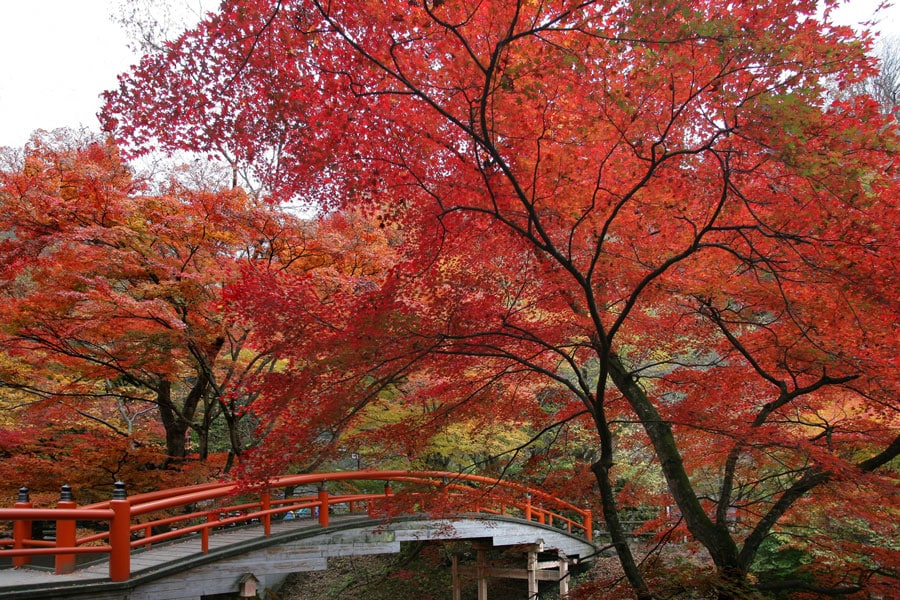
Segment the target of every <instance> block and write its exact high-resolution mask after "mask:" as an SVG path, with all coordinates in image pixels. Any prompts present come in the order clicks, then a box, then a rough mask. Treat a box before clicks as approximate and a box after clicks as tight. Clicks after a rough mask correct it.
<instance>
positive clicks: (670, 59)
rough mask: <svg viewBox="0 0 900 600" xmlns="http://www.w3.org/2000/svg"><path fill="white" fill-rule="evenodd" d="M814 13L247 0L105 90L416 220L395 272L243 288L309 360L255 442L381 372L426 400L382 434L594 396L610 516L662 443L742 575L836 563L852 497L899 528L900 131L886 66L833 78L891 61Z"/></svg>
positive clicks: (279, 279)
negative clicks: (776, 541)
mask: <svg viewBox="0 0 900 600" xmlns="http://www.w3.org/2000/svg"><path fill="white" fill-rule="evenodd" d="M816 11H817V4H816V3H815V2H812V1H802V2H794V1H791V2H789V1H787V0H784V1H776V2H770V1H767V2H764V3H763V2H758V3H741V4H740V5H739V6H738V5H735V4H734V3H724V2H707V3H702V4H696V3H693V4H691V3H679V2H662V3H660V2H654V3H646V2H629V3H621V2H569V1H566V0H560V1H552V2H524V1H522V2H516V1H509V2H465V1H461V2H444V3H436V2H422V3H398V2H381V1H379V2H375V1H354V2H343V1H336V2H329V3H320V2H316V1H303V0H296V1H289V2H284V1H278V2H275V1H274V0H271V1H266V0H256V1H252V0H231V1H226V2H224V3H223V6H222V9H221V12H220V14H218V15H216V16H215V17H213V18H211V19H210V20H208V21H207V22H205V23H203V24H202V25H201V26H199V27H198V28H197V29H196V30H195V31H193V32H189V33H188V34H186V35H185V36H184V37H182V38H181V39H180V40H178V41H177V42H176V43H174V44H173V45H171V46H170V47H169V48H168V49H166V50H165V51H164V52H161V53H159V54H157V55H153V56H149V57H146V58H145V59H144V61H143V62H142V64H141V65H140V66H139V67H138V68H137V69H136V70H135V71H134V72H133V73H131V74H130V75H128V76H126V77H123V78H122V80H121V85H120V88H119V90H118V91H116V92H114V93H110V94H109V95H108V96H107V101H108V104H107V107H106V116H107V119H108V123H109V125H110V127H111V128H114V129H115V130H116V131H117V133H118V134H119V135H120V136H122V137H123V138H126V139H129V140H130V141H131V143H132V144H134V145H135V146H136V147H137V148H138V149H143V148H145V147H146V145H145V144H147V143H149V142H151V141H152V142H153V143H159V144H161V145H163V146H164V147H166V148H168V149H192V148H193V149H196V148H203V149H204V150H208V151H210V152H213V151H214V150H215V149H222V150H223V151H224V152H225V154H227V155H229V156H233V157H237V161H238V162H240V163H241V164H242V165H246V166H249V167H250V168H253V169H255V173H256V175H257V177H259V178H260V179H261V180H263V181H265V182H266V183H267V184H268V185H269V186H270V187H271V189H272V190H273V195H274V197H275V198H296V197H301V198H307V199H319V200H321V201H322V205H323V208H344V207H348V206H362V207H364V210H366V211H367V212H366V214H367V215H369V216H371V217H373V218H374V219H378V220H380V223H381V225H382V227H383V231H384V232H385V234H386V235H387V236H388V239H389V240H391V243H394V244H397V245H396V246H393V249H394V250H395V251H396V258H395V261H396V263H395V264H394V266H392V268H391V269H390V270H389V271H387V272H385V273H379V274H378V275H377V276H374V275H365V276H362V277H359V276H351V274H348V273H346V272H340V273H336V274H335V276H333V277H326V276H324V274H321V275H320V274H315V275H309V276H306V275H304V276H297V275H294V274H270V273H257V272H251V273H247V274H246V276H245V278H244V280H243V283H242V286H241V287H239V288H235V289H234V290H233V292H232V295H231V296H229V301H230V302H232V304H233V306H234V307H235V309H236V310H237V311H238V312H240V313H241V314H243V315H245V317H244V318H246V319H248V320H249V321H251V322H252V323H253V326H254V329H255V331H256V332H257V333H258V334H259V336H260V337H259V339H260V341H261V343H264V344H267V345H268V344H277V345H278V347H279V349H280V350H281V351H283V352H284V356H285V357H286V358H287V359H288V360H289V364H288V365H286V367H285V368H284V369H282V370H279V371H278V372H276V373H272V374H271V375H270V376H268V377H267V378H266V380H265V381H264V382H263V383H262V384H261V385H262V387H261V390H262V392H263V395H264V400H261V401H260V403H258V404H257V405H256V407H257V409H258V411H259V413H258V414H259V415H261V416H262V418H263V419H264V420H265V422H266V426H267V427H268V428H269V437H268V438H267V440H268V445H267V446H266V447H262V448H260V449H259V450H258V452H257V453H256V454H255V455H254V456H253V457H252V458H253V460H252V461H251V462H249V463H248V467H247V468H248V469H254V468H258V469H262V470H264V471H274V470H276V469H277V468H278V467H279V465H280V464H281V462H283V460H284V456H285V455H288V456H292V457H297V458H298V459H301V460H306V461H307V464H309V463H312V462H314V461H315V460H316V459H315V457H316V456H319V455H320V454H319V453H320V451H321V450H323V448H325V447H333V446H334V445H335V444H336V443H337V440H338V439H340V438H339V436H340V434H342V433H344V432H347V431H348V430H349V429H350V428H351V426H352V425H353V424H354V422H357V421H359V420H360V419H361V417H362V416H363V415H364V413H365V411H364V409H365V408H366V406H367V405H369V404H370V403H371V402H372V401H373V400H374V399H375V398H379V397H384V396H385V395H391V394H393V395H394V396H396V397H401V398H402V402H404V403H405V405H406V406H407V407H408V408H409V410H410V412H411V413H413V415H414V416H410V417H409V418H407V419H404V422H403V423H393V424H390V427H389V428H387V431H389V432H390V435H391V437H389V438H388V437H386V438H385V440H386V441H385V445H390V444H394V445H397V446H401V445H402V446H406V447H408V448H410V449H411V451H413V452H414V451H415V450H416V449H418V448H422V447H423V446H422V444H423V442H424V440H427V439H428V438H429V435H430V432H431V431H433V430H439V429H440V428H441V427H443V426H444V425H445V424H446V423H448V422H449V421H450V420H454V421H455V420H461V419H470V420H472V421H475V422H478V421H482V422H484V421H487V422H490V421H494V420H497V419H498V418H500V419H503V420H504V421H506V422H509V423H512V424H522V423H528V424H529V425H530V427H531V428H532V431H534V432H536V433H537V432H542V431H547V432H555V431H561V430H562V429H561V427H563V425H561V424H560V423H561V422H562V421H566V423H569V422H570V421H569V419H575V418H576V416H575V415H576V413H577V412H578V411H583V412H584V414H585V415H587V416H586V417H585V418H584V420H585V421H590V422H591V423H592V424H593V429H594V430H595V431H596V437H595V438H594V450H595V452H593V453H592V455H591V456H590V457H589V459H590V461H592V469H591V470H592V472H593V474H594V475H595V476H596V479H597V484H598V485H599V488H600V496H601V498H602V504H603V510H604V515H605V517H606V518H607V520H608V521H610V523H609V524H610V527H612V528H613V529H614V530H616V529H617V528H616V526H615V523H614V521H615V520H616V517H617V514H618V511H617V506H616V503H617V501H620V500H623V501H627V502H630V501H634V500H640V501H647V500H648V499H650V498H653V497H654V495H656V496H657V497H659V494H660V492H661V491H662V490H658V489H657V490H653V489H646V490H640V491H637V490H636V488H635V486H630V487H629V486H627V485H626V486H625V487H624V488H623V489H624V494H623V495H622V497H617V494H616V492H617V491H618V490H617V485H616V484H618V483H621V482H619V481H617V479H619V478H620V477H623V478H626V479H627V478H631V477H632V476H633V473H630V472H629V471H628V467H629V466H630V465H629V462H630V461H631V460H645V457H646V460H649V459H651V458H652V460H654V461H656V464H657V468H658V471H657V472H658V473H659V474H660V477H661V478H662V480H664V484H665V488H666V489H665V493H666V494H669V495H670V497H671V499H672V502H674V503H675V504H677V506H678V509H679V511H680V513H681V514H682V515H683V517H684V522H685V526H686V528H687V529H688V530H689V531H690V533H691V535H692V536H693V537H694V538H695V539H697V540H698V541H699V542H700V543H701V544H703V546H704V547H705V548H706V549H707V551H708V552H709V553H710V556H711V558H712V560H713V562H714V564H715V566H716V568H717V577H719V578H720V579H721V583H722V584H723V585H725V586H738V587H741V586H749V585H750V584H751V583H752V578H751V577H749V573H750V571H751V570H752V569H753V560H754V558H755V557H756V556H757V555H758V553H759V551H760V547H761V544H762V542H763V540H765V539H766V537H767V536H768V535H769V534H771V533H772V532H773V531H776V530H784V531H791V530H793V528H807V527H808V528H810V529H811V530H812V531H814V532H816V533H815V535H812V534H808V541H809V544H808V546H807V548H806V551H808V552H809V553H810V555H811V556H812V558H813V560H814V562H813V563H812V564H813V566H814V567H815V568H817V569H818V570H817V571H816V574H817V575H818V574H820V573H826V572H834V570H835V569H836V568H837V567H835V566H834V562H833V561H837V562H840V560H839V559H837V558H834V556H833V555H830V554H828V553H827V552H818V551H817V550H816V548H817V543H818V542H817V536H819V535H821V536H823V537H824V538H827V539H829V540H832V541H835V543H838V541H841V540H845V539H848V538H852V537H853V536H852V532H849V531H847V530H846V529H844V528H842V527H841V526H835V524H834V523H829V522H826V519H825V518H824V516H825V515H826V514H828V515H832V516H833V515H835V514H840V515H842V516H844V517H847V518H849V517H850V515H852V516H853V518H860V519H862V520H863V521H865V522H872V523H881V524H882V525H883V526H884V527H886V528H887V529H888V530H891V529H893V530H894V531H896V527H897V523H898V521H897V519H898V507H897V503H896V495H893V494H891V493H890V492H888V491H887V490H889V489H890V488H891V487H892V486H894V485H896V475H895V473H894V472H893V471H891V470H890V469H888V468H886V465H887V464H888V463H889V462H890V461H891V460H893V459H895V457H896V456H897V454H898V453H900V438H898V436H897V428H898V424H900V422H898V407H897V403H896V396H897V380H896V375H895V374H896V367H897V352H896V342H895V340H896V338H897V325H896V324H897V322H898V321H897V308H898V306H897V302H896V297H895V296H896V294H895V291H896V289H897V282H898V281H897V277H898V275H897V273H898V269H897V264H896V262H897V256H896V250H897V248H898V243H897V242H898V239H897V223H898V214H897V203H896V198H897V197H898V195H900V194H898V189H897V178H896V171H895V155H896V151H897V149H898V139H897V135H896V134H897V131H896V126H895V124H894V123H893V121H891V120H890V119H888V118H885V117H883V116H882V115H880V114H879V113H878V111H877V106H876V105H875V104H874V103H873V102H872V101H871V100H870V99H868V98H851V99H849V100H847V101H841V102H832V103H830V104H829V103H828V102H826V101H825V100H823V98H824V94H825V91H826V90H825V88H824V84H823V81H824V79H825V78H830V79H832V80H835V81H837V83H838V85H839V86H846V85H847V84H849V83H852V82H853V81H854V80H855V78H857V77H859V76H860V74H862V75H865V74H867V73H871V72H872V71H871V69H872V65H871V63H870V62H869V61H868V59H866V58H865V56H864V54H863V50H864V45H863V44H862V43H860V42H859V41H857V40H854V39H853V38H852V37H851V36H852V32H850V31H849V30H847V29H841V28H835V27H832V26H830V25H829V24H828V23H827V21H826V22H822V21H820V20H818V19H817V18H815V14H816ZM160 114H166V115H171V116H170V118H168V119H165V120H160V119H158V117H157V115H160ZM272 156H274V157H276V159H277V160H276V161H275V162H272V161H270V160H269V158H270V157H272ZM276 163H277V168H275V164H276ZM415 409H418V412H416V410H415ZM634 425H639V429H636V428H635V427H634ZM632 450H633V453H632ZM587 458H588V457H585V460H586V459H587ZM581 464H583V463H581ZM576 468H580V467H577V466H576ZM581 472H582V473H586V470H583V471H581ZM852 486H859V487H860V488H861V489H864V490H865V491H866V493H874V494H876V495H877V497H878V498H879V499H880V500H879V502H878V504H881V505H884V506H886V507H887V509H886V510H885V511H883V512H874V511H868V512H866V514H862V513H861V512H860V511H858V510H857V509H858V506H856V504H855V494H853V493H851V492H850V489H851V487H852ZM735 515H737V516H738V520H737V522H735V521H734V519H735V518H736V517H735ZM619 533H621V531H619ZM867 543H868V545H871V546H874V547H883V546H884V544H883V542H882V540H881V539H876V538H873V539H871V540H869V541H868V542H867ZM819 547H821V546H819ZM617 549H618V550H619V551H620V558H621V561H622V564H623V567H624V569H625V574H626V576H627V577H628V580H629V582H630V584H631V585H632V586H633V587H634V589H635V591H636V593H637V594H638V595H639V596H641V597H650V595H651V590H650V589H649V586H648V583H647V581H646V580H645V578H644V577H643V576H642V575H641V573H640V570H639V569H638V568H637V565H636V561H635V560H634V557H633V556H632V554H631V552H630V550H629V549H628V546H627V545H626V544H620V545H618V546H617ZM840 558H844V557H840ZM852 563H857V565H861V566H860V568H863V569H868V570H867V571H866V572H867V577H868V575H869V574H873V573H877V574H878V575H875V576H874V578H875V579H878V578H879V577H880V576H882V574H883V572H885V571H888V572H889V569H890V568H892V565H890V564H874V563H867V562H866V561H864V560H859V561H857V560H856V558H855V557H846V560H844V562H843V563H841V564H844V567H843V568H845V572H846V573H851V572H853V569H854V568H856V567H853V566H852ZM848 565H850V566H848ZM810 568H813V567H810ZM823 577H824V576H823ZM823 581H824V579H823ZM827 583H828V582H826V584H827ZM760 585H762V583H760ZM723 589H726V588H723ZM727 589H733V588H727ZM724 593H725V592H723V594H724Z"/></svg>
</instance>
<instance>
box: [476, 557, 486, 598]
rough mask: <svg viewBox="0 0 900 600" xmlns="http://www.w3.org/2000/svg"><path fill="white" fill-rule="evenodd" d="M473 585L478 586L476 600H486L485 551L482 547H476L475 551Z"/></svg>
mask: <svg viewBox="0 0 900 600" xmlns="http://www.w3.org/2000/svg"><path fill="white" fill-rule="evenodd" d="M475 583H476V585H477V586H478V600H487V584H488V565H487V550H486V549H485V548H484V547H483V546H476V550H475Z"/></svg>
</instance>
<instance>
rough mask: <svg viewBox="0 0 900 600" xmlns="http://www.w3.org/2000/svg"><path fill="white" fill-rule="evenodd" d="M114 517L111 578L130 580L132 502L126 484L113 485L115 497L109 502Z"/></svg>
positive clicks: (111, 533)
mask: <svg viewBox="0 0 900 600" xmlns="http://www.w3.org/2000/svg"><path fill="white" fill-rule="evenodd" d="M109 507H110V508H111V509H112V511H113V519H112V522H111V523H110V524H109V545H110V547H111V548H112V550H110V553H109V578H110V579H111V580H112V581H128V578H129V577H131V502H130V501H129V500H128V496H127V494H126V493H125V484H124V483H123V482H121V481H117V482H116V483H115V484H114V485H113V497H112V501H111V502H110V503H109Z"/></svg>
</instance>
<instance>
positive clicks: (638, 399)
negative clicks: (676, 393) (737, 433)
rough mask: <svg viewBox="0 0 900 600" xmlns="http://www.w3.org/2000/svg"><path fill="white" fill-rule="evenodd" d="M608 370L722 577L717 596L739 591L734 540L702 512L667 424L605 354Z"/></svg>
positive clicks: (741, 573) (740, 570) (741, 580)
mask: <svg viewBox="0 0 900 600" xmlns="http://www.w3.org/2000/svg"><path fill="white" fill-rule="evenodd" d="M609 374H610V377H611V378H612V380H613V383H614V384H615V385H616V387H617V388H618V389H619V391H620V392H622V394H623V395H624V396H625V398H626V400H627V401H628V403H629V405H630V406H631V408H632V409H633V410H634V411H635V413H636V414H637V416H638V418H639V419H640V421H641V424H642V425H643V427H644V431H645V432H646V433H647V436H648V437H649V438H650V442H651V444H653V448H654V451H655V454H656V456H657V458H658V459H659V461H660V466H661V468H662V472H663V476H664V477H665V478H666V483H667V484H668V488H669V492H670V493H671V494H672V497H673V498H674V499H675V503H676V504H677V505H678V508H679V510H681V514H682V516H683V518H684V521H685V524H686V525H687V528H688V530H689V531H690V532H691V534H692V535H693V536H694V538H695V539H696V540H697V541H698V542H700V543H701V544H703V546H704V547H705V548H706V549H707V551H708V552H709V555H710V558H712V560H713V563H714V564H715V565H716V569H717V571H718V574H719V577H720V578H721V579H722V583H723V589H728V590H730V591H729V592H727V593H724V595H722V596H720V598H721V599H722V600H725V599H726V598H731V597H733V594H735V593H740V592H739V590H740V588H741V587H744V586H745V584H746V571H745V569H744V565H743V563H742V562H741V560H740V556H739V552H738V547H737V544H736V543H735V541H734V539H733V538H732V537H731V533H730V532H729V531H728V528H727V526H726V525H725V523H721V524H717V523H715V522H713V521H712V519H710V517H709V515H707V514H706V511H705V510H704V508H703V505H702V504H701V503H700V500H699V498H698V497H697V494H696V493H695V492H694V489H693V486H692V485H691V482H690V479H689V478H688V474H687V471H686V470H685V468H684V463H683V461H682V460H681V453H680V452H679V450H678V446H677V444H676V442H675V436H674V435H673V433H672V427H671V425H670V424H669V423H668V422H666V421H663V419H662V417H661V416H660V414H659V412H658V411H657V410H656V407H655V406H654V405H653V403H652V402H651V401H650V399H649V398H648V397H647V395H646V393H645V392H644V390H643V389H642V388H641V387H640V386H639V385H638V384H637V382H636V381H635V380H634V378H633V377H632V376H631V374H630V373H629V372H628V371H627V369H625V366H624V365H623V364H622V361H621V359H620V358H619V357H618V356H616V355H614V354H610V356H609Z"/></svg>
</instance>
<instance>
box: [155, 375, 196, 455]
mask: <svg viewBox="0 0 900 600" xmlns="http://www.w3.org/2000/svg"><path fill="white" fill-rule="evenodd" d="M156 403H157V405H158V406H159V415H160V419H161V420H162V424H163V428H164V429H165V431H166V456H167V463H168V462H170V461H182V460H184V458H185V456H187V445H186V443H185V439H186V437H187V431H188V427H189V425H188V423H187V422H185V420H184V419H183V418H182V416H181V414H180V412H179V411H178V409H177V407H176V406H175V405H174V403H173V402H172V384H171V382H169V381H165V380H161V381H160V382H159V387H158V389H157V392H156Z"/></svg>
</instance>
